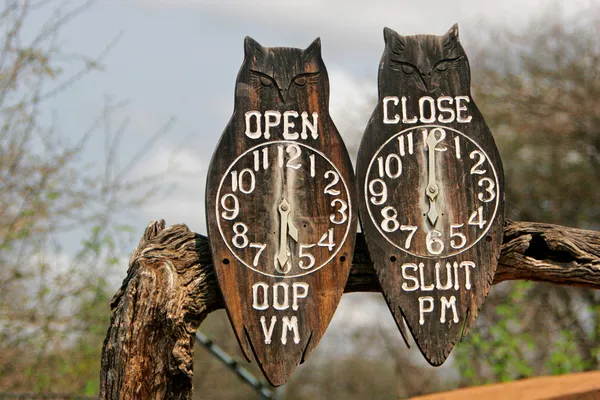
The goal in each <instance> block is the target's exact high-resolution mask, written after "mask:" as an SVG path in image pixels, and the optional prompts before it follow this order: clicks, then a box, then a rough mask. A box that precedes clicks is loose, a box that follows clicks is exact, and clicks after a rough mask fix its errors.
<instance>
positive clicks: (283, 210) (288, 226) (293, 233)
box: [277, 198, 298, 273]
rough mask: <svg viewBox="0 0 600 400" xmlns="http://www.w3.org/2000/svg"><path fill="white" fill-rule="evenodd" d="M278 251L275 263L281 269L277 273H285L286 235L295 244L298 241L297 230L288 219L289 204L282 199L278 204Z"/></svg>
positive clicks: (289, 218)
mask: <svg viewBox="0 0 600 400" xmlns="http://www.w3.org/2000/svg"><path fill="white" fill-rule="evenodd" d="M278 210H279V251H278V253H277V262H278V263H279V265H280V267H281V269H280V270H279V272H282V273H286V272H288V270H289V268H288V270H286V269H285V265H286V264H287V262H288V259H289V255H288V245H287V237H288V235H289V236H290V237H291V238H292V239H294V240H295V241H296V242H297V241H298V229H297V228H296V226H294V224H293V222H292V219H291V217H290V203H288V201H287V200H286V199H285V198H284V199H283V200H281V203H279V207H278Z"/></svg>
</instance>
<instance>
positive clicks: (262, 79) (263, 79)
mask: <svg viewBox="0 0 600 400" xmlns="http://www.w3.org/2000/svg"><path fill="white" fill-rule="evenodd" d="M260 83H262V84H263V86H271V85H272V84H273V82H271V80H270V79H269V78H267V77H266V76H263V75H261V76H260Z"/></svg>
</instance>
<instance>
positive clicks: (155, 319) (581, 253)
mask: <svg viewBox="0 0 600 400" xmlns="http://www.w3.org/2000/svg"><path fill="white" fill-rule="evenodd" d="M507 280H533V281H540V282H552V283H555V284H560V285H572V286H581V287H588V288H595V289H600V232H595V231H586V230H581V229H574V228H567V227H564V226H557V225H550V224H540V223H530V222H513V221H507V222H506V224H505V227H504V243H503V245H502V253H501V257H500V263H499V265H498V270H497V272H496V276H495V279H494V284H496V283H499V282H503V281H507ZM345 291H346V292H377V291H379V284H378V282H377V278H376V276H375V270H374V269H373V265H372V263H371V259H370V257H369V253H368V251H367V247H366V244H365V241H364V238H363V237H362V235H361V234H359V235H358V236H357V242H356V249H355V253H354V258H353V261H352V269H351V271H350V277H349V279H348V282H347V284H346V288H345ZM223 306H224V305H223V299H222V298H221V294H220V291H219V286H218V284H217V280H216V276H215V273H214V270H213V267H212V260H211V256H210V248H209V243H208V239H207V238H206V237H205V236H203V235H200V234H197V233H194V232H192V231H190V230H189V229H188V228H187V226H185V225H174V226H171V227H168V228H165V222H164V221H160V222H152V223H150V225H148V227H147V228H146V231H145V232H144V235H143V237H142V239H141V240H140V243H139V244H138V247H137V248H136V249H135V251H134V252H133V254H132V256H131V259H130V261H129V271H128V272H127V277H126V278H125V280H124V281H123V284H122V286H121V288H120V289H119V291H118V292H117V294H116V295H115V297H114V298H113V300H112V302H111V309H112V315H111V320H110V326H109V329H108V333H107V336H106V339H105V341H104V346H103V349H102V367H101V375H100V385H101V388H100V398H101V399H139V398H144V399H150V398H153V399H164V398H168V399H191V396H192V383H191V382H192V360H193V351H194V347H193V346H194V333H195V332H196V329H197V328H198V326H199V325H200V324H201V323H202V321H203V320H204V318H206V316H207V315H208V314H209V313H210V312H212V311H214V310H217V309H219V308H223Z"/></svg>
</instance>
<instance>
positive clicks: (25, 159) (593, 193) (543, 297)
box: [0, 0, 600, 399]
mask: <svg viewBox="0 0 600 400" xmlns="http://www.w3.org/2000/svg"><path fill="white" fill-rule="evenodd" d="M41 3H48V2H47V1H44V2H40V4H41ZM50 3H52V1H51V2H50ZM36 4H38V3H30V2H28V1H18V0H15V1H7V2H5V6H4V9H3V10H2V11H1V12H0V34H1V35H2V36H1V37H2V40H3V42H2V44H1V47H0V122H1V123H0V140H1V144H2V145H1V148H0V174H1V176H2V180H1V182H0V199H1V204H0V262H1V263H2V264H1V265H2V267H1V268H0V391H10V392H31V391H35V392H40V393H45V392H69V393H77V394H88V395H94V394H97V393H98V374H99V366H100V365H99V360H100V350H101V346H102V341H103V339H104V335H105V333H106V327H107V325H108V315H109V302H110V298H111V296H112V294H113V293H112V292H111V291H110V289H109V285H108V283H107V281H106V277H108V276H110V275H111V271H113V272H114V271H116V269H115V268H116V267H117V265H119V264H121V265H122V264H124V263H126V257H127V253H128V252H129V251H131V248H127V246H131V243H132V237H131V232H132V231H133V229H132V228H131V227H128V226H123V225H122V224H121V223H120V222H119V220H118V219H117V218H115V216H116V215H117V214H118V213H119V212H121V211H123V210H127V209H130V208H134V207H139V206H140V205H141V204H143V202H147V201H149V199H150V198H151V197H150V193H156V189H157V186H158V183H159V182H160V179H161V176H160V175H159V176H144V177H138V178H132V177H130V176H129V175H128V173H127V171H129V170H130V169H131V167H132V166H133V165H132V162H130V163H128V164H127V165H125V166H124V167H123V168H118V165H119V163H118V162H117V160H118V154H119V146H120V140H121V138H122V135H123V134H124V132H125V131H126V128H127V119H124V120H117V119H116V118H115V112H116V110H119V109H120V108H122V107H123V105H122V104H116V103H113V102H110V101H109V102H107V104H106V107H105V110H103V111H102V112H101V113H99V114H100V115H99V117H98V120H97V121H92V122H91V125H90V130H89V131H88V132H83V133H82V135H81V137H80V138H79V139H78V140H76V141H72V140H69V139H68V138H67V136H66V135H65V133H64V132H62V131H61V129H60V126H59V125H58V124H57V123H56V122H55V121H54V120H53V119H52V118H51V116H50V117H49V116H48V115H47V114H44V113H42V112H41V111H40V107H41V106H42V105H43V104H44V102H45V101H47V100H48V99H50V98H52V97H53V96H56V95H58V94H59V93H61V92H62V91H65V90H69V88H70V87H71V85H73V84H76V83H77V81H78V80H79V79H82V78H84V77H85V75H87V74H89V73H94V71H95V70H98V69H101V68H102V59H103V57H104V55H105V54H106V53H107V52H108V51H109V50H110V48H111V47H112V46H113V45H114V44H115V43H116V42H115V43H110V44H109V45H108V46H107V48H106V49H105V50H103V51H102V52H101V53H100V54H98V55H95V56H83V55H73V54H66V53H62V52H61V49H60V46H58V44H57V40H56V39H57V37H58V34H59V31H60V29H61V27H63V26H65V24H68V23H69V21H71V20H72V19H73V18H76V17H77V15H79V13H81V12H83V11H85V10H87V8H88V7H89V5H90V4H91V2H85V3H79V4H77V5H76V6H75V7H71V8H68V7H65V6H62V5H61V4H62V3H56V7H57V8H56V12H55V13H54V14H53V16H52V18H51V19H49V20H48V21H47V22H46V24H44V25H43V26H42V27H41V28H40V29H38V30H37V31H34V28H35V27H34V26H30V25H28V21H29V17H30V15H31V14H32V13H35V12H36V7H37V5H36ZM46 6H47V4H46ZM470 29H474V28H470ZM479 31H480V32H481V35H479V37H480V42H479V43H469V44H468V46H465V47H466V51H467V54H469V58H470V60H471V64H472V73H473V79H472V81H473V96H474V97H475V99H476V101H477V103H478V105H479V107H480V108H481V110H482V112H483V114H484V116H485V118H486V121H487V123H488V125H489V126H490V128H491V129H492V132H493V133H494V135H495V138H496V141H497V143H498V146H499V148H500V152H501V155H502V159H503V163H504V170H505V175H506V210H507V217H508V218H511V219H515V220H527V221H539V222H548V223H555V224H562V225H567V226H574V227H579V228H585V229H594V230H598V229H600V191H598V187H600V10H598V8H597V7H590V8H589V9H588V10H586V11H585V12H583V13H581V14H577V15H573V16H570V17H565V16H564V15H561V14H560V13H559V12H554V11H552V10H549V11H548V13H547V14H545V15H542V16H540V17H539V19H537V20H535V21H531V23H530V24H529V25H528V26H527V28H526V29H522V30H519V31H515V30H513V29H512V28H511V27H508V26H498V27H489V26H485V27H480V28H479ZM67 65H68V66H69V68H68V69H69V70H72V68H73V65H78V66H79V69H78V70H77V71H76V72H75V73H73V74H66V73H65V72H64V70H65V69H67V68H64V67H65V66H67ZM374 104H375V99H373V103H372V105H370V106H369V109H364V110H350V111H352V112H354V113H362V115H369V114H370V113H371V110H372V107H373V106H374ZM364 120H366V118H365V119H364ZM165 131H166V128H165V129H163V128H161V129H159V130H158V131H157V134H156V135H154V136H153V137H152V138H151V140H150V142H148V143H147V144H145V145H143V146H142V148H141V149H140V152H139V154H138V155H136V156H135V157H133V163H135V162H136V161H139V159H140V157H141V154H143V153H144V151H146V150H147V148H148V146H151V145H152V144H153V141H154V140H156V138H157V137H158V136H159V135H161V134H163V133H164V132H165ZM361 134H362V132H360V131H357V132H355V138H356V139H355V142H354V143H352V141H349V143H348V144H349V146H348V147H349V150H350V152H351V153H352V152H353V151H354V153H355V152H356V147H355V146H356V143H358V140H359V138H360V135H361ZM98 137H100V138H101V143H103V144H104V145H103V146H101V148H100V150H101V154H102V155H103V156H102V157H101V160H100V161H99V162H96V163H93V164H89V163H88V162H87V161H85V160H84V159H85V157H82V154H83V152H85V151H86V149H87V148H88V147H89V146H90V142H91V141H92V140H97V139H98ZM346 137H347V136H346ZM94 138H95V139H94ZM72 232H77V234H78V235H79V237H82V236H81V235H80V233H82V232H83V234H84V236H83V240H81V246H80V247H79V248H78V249H77V251H75V252H74V253H73V252H71V253H70V252H67V251H65V250H64V249H62V248H61V246H60V244H59V243H60V240H59V238H60V237H61V235H65V234H69V233H72ZM133 239H134V240H135V239H137V238H133ZM70 254H75V255H74V256H72V255H70ZM343 301H344V302H346V303H350V304H352V303H359V302H360V303H367V304H370V305H371V306H372V308H373V310H383V311H382V312H383V314H386V313H387V307H386V306H385V304H384V302H383V300H382V298H381V296H380V295H378V294H352V295H346V296H344V300H343ZM374 312H379V311H374ZM386 315H387V314H386ZM344 318H351V316H350V315H348V316H344V315H340V316H336V320H334V323H337V324H338V326H339V325H341V326H342V328H340V329H335V330H330V331H331V332H329V331H328V334H327V335H326V337H325V338H324V340H323V341H324V342H326V341H328V342H329V343H330V344H331V345H330V346H328V345H327V344H326V343H322V344H321V346H319V348H318V349H317V350H316V351H315V353H314V354H313V355H312V356H311V359H310V360H309V361H308V363H307V365H304V366H301V367H300V368H299V369H298V371H297V373H296V374H294V375H293V376H292V379H291V381H290V382H289V383H288V384H287V385H286V386H285V387H283V388H280V389H278V390H277V393H278V394H279V395H280V397H281V398H285V399H309V398H310V399H318V398H343V399H365V398H378V399H387V398H390V399H392V398H398V397H406V396H411V395H417V394H425V393H431V392H435V391H440V390H448V389H451V388H454V387H462V386H471V385H476V384H482V383H486V382H497V381H507V380H513V379H519V378H524V377H528V376H535V375H548V374H562V373H567V372H575V371H584V370H597V369H598V368H599V366H600V293H598V291H596V292H594V291H592V290H584V289H579V288H564V287H558V286H553V285H545V284H537V283H535V284H533V283H527V282H506V283H503V284H501V285H497V286H494V287H493V289H492V292H491V294H490V296H489V298H488V300H487V301H486V303H485V307H483V310H482V313H481V315H480V316H479V318H478V320H477V323H476V325H475V326H474V327H473V329H472V330H471V332H470V334H469V335H468V336H467V338H466V339H465V341H464V342H463V343H461V344H459V345H458V346H457V347H456V349H455V350H454V352H453V355H452V356H451V358H450V360H449V361H448V362H447V363H446V364H445V366H443V367H441V368H438V369H435V368H431V367H428V366H426V365H424V362H423V361H422V360H421V359H420V354H418V350H416V349H415V348H412V349H411V350H410V351H409V350H406V348H405V345H404V343H403V341H402V339H401V338H400V335H399V333H398V332H397V330H396V328H395V326H394V325H393V323H391V321H392V319H391V316H387V317H383V318H388V319H389V321H388V322H390V323H389V324H387V325H386V326H383V325H379V326H378V325H375V326H369V327H364V326H363V327H361V326H358V327H354V328H348V327H345V326H344V325H345V324H344ZM336 321H337V322H336ZM354 322H356V321H354ZM348 326H350V325H348ZM201 329H202V330H203V331H205V332H207V334H208V335H209V336H210V337H212V338H214V339H215V341H216V342H217V343H218V344H219V345H220V346H222V347H223V348H225V350H226V351H228V352H229V353H230V354H233V355H234V356H236V357H238V358H240V352H239V350H238V345H237V342H236V341H235V338H234V335H233V333H232V331H231V328H230V326H229V322H228V320H227V317H226V315H225V313H224V312H223V311H219V312H216V313H213V314H212V315H210V316H209V318H208V319H207V321H205V323H204V324H203V325H202V326H201ZM336 335H337V336H336ZM336 347H337V348H336ZM341 347H344V350H340V348H341ZM413 347H415V346H413ZM196 351H197V354H196V359H195V365H194V370H195V377H194V385H195V392H196V397H197V398H203V399H230V398H248V399H251V398H258V395H257V394H256V393H255V392H254V391H253V389H252V388H250V387H249V386H247V385H244V384H243V383H241V381H239V380H238V379H237V378H236V377H235V375H233V373H231V372H230V371H229V370H228V369H227V368H226V367H225V366H224V365H222V364H221V363H220V362H219V361H218V360H216V359H214V358H213V357H212V356H210V355H209V354H208V353H207V352H206V351H205V350H204V349H202V348H200V347H197V349H196ZM248 368H249V369H251V370H252V371H254V372H255V373H256V375H257V376H260V372H259V371H258V370H257V367H256V363H252V364H249V365H248Z"/></svg>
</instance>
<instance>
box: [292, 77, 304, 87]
mask: <svg viewBox="0 0 600 400" xmlns="http://www.w3.org/2000/svg"><path fill="white" fill-rule="evenodd" d="M294 83H295V84H296V85H298V86H304V85H306V77H305V76H297V77H295V78H294Z"/></svg>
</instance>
